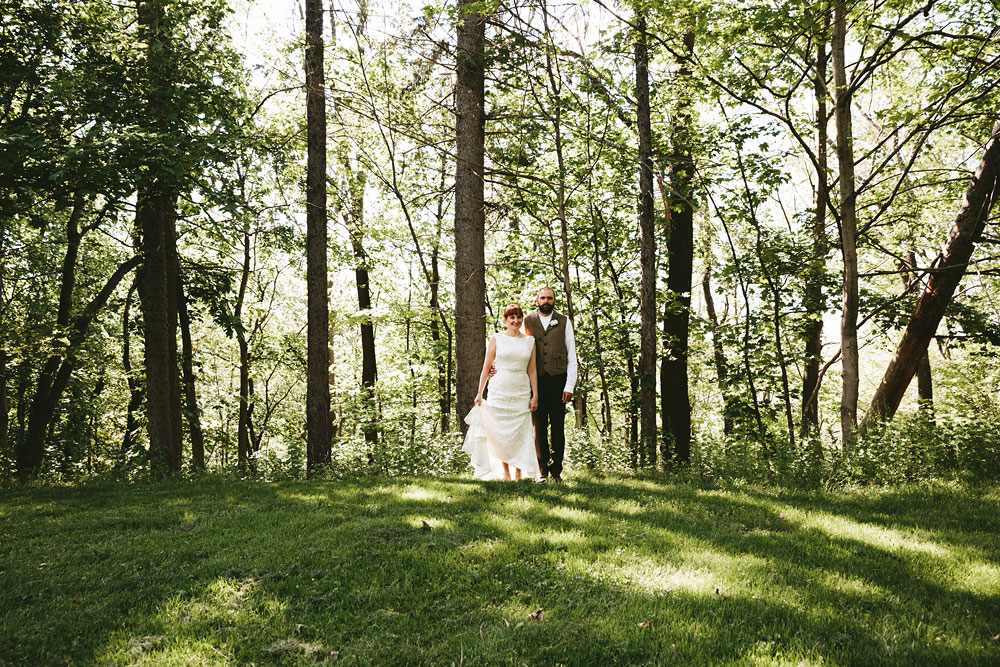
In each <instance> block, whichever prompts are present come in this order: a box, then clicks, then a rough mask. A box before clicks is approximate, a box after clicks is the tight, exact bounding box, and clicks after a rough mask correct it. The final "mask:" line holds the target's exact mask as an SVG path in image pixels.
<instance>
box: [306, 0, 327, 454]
mask: <svg viewBox="0 0 1000 667" xmlns="http://www.w3.org/2000/svg"><path fill="white" fill-rule="evenodd" d="M305 55H306V57H305V60H306V62H305V69H306V144H307V158H306V162H307V165H306V292H307V302H308V303H307V311H308V313H307V326H306V328H307V334H306V336H307V339H308V340H307V348H308V352H307V360H306V366H307V370H306V467H307V470H308V472H310V473H311V472H313V471H314V470H316V469H318V468H320V467H321V466H324V465H328V464H329V463H330V385H329V364H330V352H329V349H328V348H329V344H328V329H329V311H328V310H327V300H326V290H327V266H326V243H327V230H326V90H325V86H324V76H323V2H322V0H306V54H305Z"/></svg>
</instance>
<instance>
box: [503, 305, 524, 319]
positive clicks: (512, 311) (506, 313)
mask: <svg viewBox="0 0 1000 667" xmlns="http://www.w3.org/2000/svg"><path fill="white" fill-rule="evenodd" d="M508 317H520V318H522V319H523V318H524V311H523V310H521V306H519V305H517V304H516V303H512V304H510V305H509V306H507V307H506V308H504V309H503V318H504V319H507V318H508Z"/></svg>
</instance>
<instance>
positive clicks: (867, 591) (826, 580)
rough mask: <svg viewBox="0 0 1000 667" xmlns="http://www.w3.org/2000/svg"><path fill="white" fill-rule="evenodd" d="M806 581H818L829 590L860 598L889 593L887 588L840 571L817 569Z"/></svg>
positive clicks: (875, 596) (876, 596)
mask: <svg viewBox="0 0 1000 667" xmlns="http://www.w3.org/2000/svg"><path fill="white" fill-rule="evenodd" d="M807 583H818V584H820V585H821V586H824V587H825V588H827V589H828V590H830V591H836V592H837V593H849V594H851V595H854V596H857V597H858V598H862V599H873V600H874V599H877V598H880V597H882V596H886V595H889V594H890V592H889V590H888V589H886V588H885V587H883V586H879V585H878V584H876V583H874V582H871V581H867V580H865V579H862V578H860V577H852V576H850V575H846V574H841V573H840V572H822V571H818V572H815V573H814V574H813V575H812V576H810V578H809V581H808V582H807Z"/></svg>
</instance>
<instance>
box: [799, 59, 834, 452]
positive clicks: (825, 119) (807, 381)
mask: <svg viewBox="0 0 1000 667" xmlns="http://www.w3.org/2000/svg"><path fill="white" fill-rule="evenodd" d="M827 58H828V55H827V52H826V45H825V44H824V43H823V41H822V40H820V43H819V46H818V47H817V51H816V80H815V95H816V135H817V137H816V211H815V215H814V216H813V224H812V258H811V259H812V261H811V262H810V265H809V271H808V273H807V274H806V281H805V282H806V284H805V294H804V296H803V299H802V302H803V307H804V308H805V309H806V324H805V327H804V329H805V331H804V337H805V343H806V344H805V366H804V369H803V372H802V425H801V432H802V436H803V437H809V436H810V435H811V436H812V437H813V438H816V437H817V436H818V434H819V396H818V393H819V392H817V391H815V390H816V385H817V384H819V366H820V356H821V354H822V349H823V310H824V309H823V274H824V273H825V272H826V253H827V252H828V250H829V248H828V247H827V239H826V207H827V199H828V197H829V185H828V181H827V166H828V165H827V156H828V151H827V143H828V141H829V138H828V137H827V126H828V124H829V121H830V113H829V111H828V110H827V108H826V98H827V89H826V63H827ZM818 451H820V452H822V450H821V449H820V450H818Z"/></svg>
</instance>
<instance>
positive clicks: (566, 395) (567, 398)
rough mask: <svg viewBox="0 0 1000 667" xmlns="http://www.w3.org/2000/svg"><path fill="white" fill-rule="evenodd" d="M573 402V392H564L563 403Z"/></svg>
mask: <svg viewBox="0 0 1000 667" xmlns="http://www.w3.org/2000/svg"><path fill="white" fill-rule="evenodd" d="M572 400H573V392H570V391H564V392H563V403H569V402H570V401H572Z"/></svg>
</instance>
